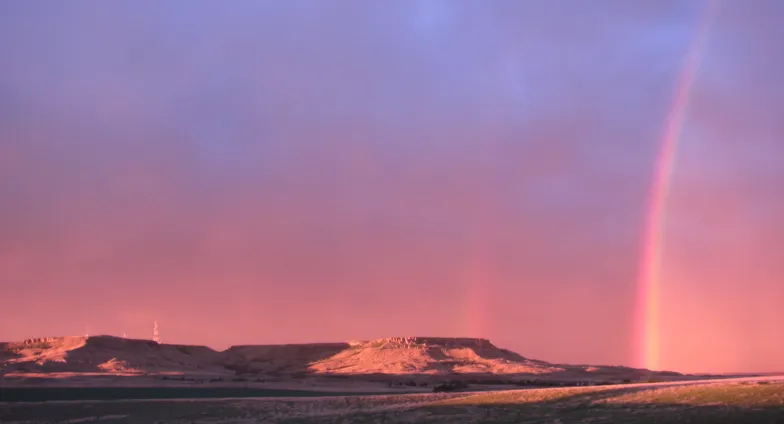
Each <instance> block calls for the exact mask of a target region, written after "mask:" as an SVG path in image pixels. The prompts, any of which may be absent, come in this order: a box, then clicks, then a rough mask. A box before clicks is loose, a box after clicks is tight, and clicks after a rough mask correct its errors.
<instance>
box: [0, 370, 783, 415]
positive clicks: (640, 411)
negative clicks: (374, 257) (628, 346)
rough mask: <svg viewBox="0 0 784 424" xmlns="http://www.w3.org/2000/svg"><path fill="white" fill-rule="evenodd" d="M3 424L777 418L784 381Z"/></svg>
mask: <svg viewBox="0 0 784 424" xmlns="http://www.w3.org/2000/svg"><path fill="white" fill-rule="evenodd" d="M0 416H2V417H3V422H5V423H43V422H57V423H77V422H84V421H91V422H93V421H94V422H106V423H153V422H158V423H205V424H206V423H442V422H459V423H615V422H623V423H665V422H673V423H674V422H691V423H771V424H773V423H784V382H779V381H735V382H726V381H725V382H720V383H717V382H713V383H703V384H696V385H673V386H666V385H665V386H662V385H637V386H626V387H596V388H569V389H529V390H512V391H503V392H487V393H480V394H470V393H462V394H458V393H454V394H414V395H385V396H349V397H329V398H310V399H306V398H299V399H295V398H277V399H272V398H269V399H225V400H217V399H214V400H179V401H175V400H157V401H156V400H147V401H110V402H47V403H36V404H31V403H18V404H2V405H0Z"/></svg>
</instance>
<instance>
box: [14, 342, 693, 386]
mask: <svg viewBox="0 0 784 424" xmlns="http://www.w3.org/2000/svg"><path fill="white" fill-rule="evenodd" d="M0 365H2V367H3V369H4V370H5V372H6V373H14V374H25V373H36V374H40V373H44V374H45V373H107V374H123V375H126V374H132V375H136V374H139V375H145V374H156V373H183V374H185V373H193V372H224V373H227V372H232V373H236V374H248V375H279V376H280V375H282V376H285V375H302V374H307V375H314V376H319V375H324V376H327V375H343V376H362V375H379V374H387V375H423V376H426V375H429V376H460V375H484V376H532V378H542V379H586V380H598V379H624V378H638V377H640V376H645V375H658V376H669V377H672V376H679V375H680V374H677V373H671V372H668V373H651V372H650V371H647V370H639V369H632V368H626V367H605V366H572V365H554V364H550V363H547V362H544V361H538V360H533V359H528V358H525V357H523V356H521V355H519V354H517V353H515V352H512V351H509V350H506V349H502V348H499V347H496V346H495V345H493V344H492V343H490V341H489V340H486V339H472V338H442V337H393V338H383V339H377V340H372V341H355V342H345V343H318V344H316V343H314V344H289V345H249V346H233V347H230V348H229V349H227V350H225V351H222V352H219V351H215V350H212V349H210V348H208V347H205V346H187V345H172V344H158V343H155V342H153V341H149V340H136V339H125V338H119V337H113V336H94V337H52V338H46V339H31V340H27V341H24V342H14V343H0Z"/></svg>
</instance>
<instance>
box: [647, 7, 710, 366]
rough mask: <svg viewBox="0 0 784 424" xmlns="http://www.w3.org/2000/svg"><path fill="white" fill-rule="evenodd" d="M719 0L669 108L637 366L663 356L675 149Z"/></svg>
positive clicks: (704, 20) (652, 205)
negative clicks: (665, 254) (664, 259)
mask: <svg viewBox="0 0 784 424" xmlns="http://www.w3.org/2000/svg"><path fill="white" fill-rule="evenodd" d="M716 6H717V0H705V6H704V7H703V10H702V12H701V14H700V20H699V23H698V25H697V29H696V34H695V36H694V38H693V40H692V42H691V45H690V46H689V50H688V52H687V53H686V57H685V59H684V64H683V67H682V68H681V71H680V73H679V74H678V79H677V82H676V88H675V94H674V98H673V101H672V104H671V105H670V108H669V109H668V110H669V112H668V115H667V121H666V123H665V128H664V134H663V136H662V140H661V147H660V150H659V153H658V156H657V159H656V165H655V169H654V176H653V184H652V186H651V192H650V197H649V205H648V210H647V215H646V221H645V227H644V234H643V245H642V252H641V253H642V255H641V258H640V267H639V275H638V280H637V296H638V299H637V307H636V309H635V310H636V311H637V314H638V315H637V324H636V328H635V334H636V340H635V345H636V359H635V362H636V363H637V366H639V367H641V368H648V369H651V370H658V369H660V366H661V361H660V352H659V350H660V337H661V336H660V328H659V325H660V316H659V314H660V290H661V280H660V271H661V256H662V248H663V241H664V223H665V212H666V208H667V197H668V195H669V193H670V188H671V184H672V173H673V168H674V166H675V155H676V153H677V151H678V144H679V142H680V136H681V132H682V130H683V124H684V121H685V118H686V112H687V108H688V105H689V99H690V98H691V92H692V88H693V86H694V80H695V78H696V76H697V69H698V68H699V64H700V59H701V57H702V50H703V48H704V44H705V39H706V37H707V32H708V27H709V26H710V23H711V22H712V20H713V16H714V15H715V12H716Z"/></svg>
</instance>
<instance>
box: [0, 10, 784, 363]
mask: <svg viewBox="0 0 784 424" xmlns="http://www.w3.org/2000/svg"><path fill="white" fill-rule="evenodd" d="M284 3H285V4H284ZM172 4H173V3H172ZM210 4H211V3H209V2H204V3H199V2H194V3H193V5H191V3H189V6H188V12H187V13H185V14H183V13H182V11H181V10H179V9H178V8H175V7H173V6H163V5H159V4H158V3H156V2H151V1H150V2H143V1H142V2H126V3H111V4H110V3H95V4H91V6H90V7H89V8H88V7H87V6H86V5H85V3H69V4H65V3H63V4H60V3H54V2H52V3H49V4H48V5H47V6H46V7H44V6H43V3H42V4H38V5H34V4H32V2H30V4H28V3H25V2H20V3H16V4H13V5H11V4H8V5H3V6H0V40H15V41H14V43H4V44H0V58H2V62H3V64H4V65H3V66H2V67H0V293H1V294H0V295H1V296H2V298H3V306H2V308H0V340H16V339H23V338H27V337H35V336H54V335H75V334H84V333H85V332H86V331H87V332H89V333H90V334H115V335H122V334H123V333H125V334H127V335H128V336H129V337H139V338H142V337H144V338H149V337H151V334H152V322H153V320H157V321H158V323H159V326H160V331H161V335H162V337H163V339H164V341H166V342H172V343H188V344H206V345H209V346H212V347H214V348H220V349H222V348H226V347H228V346H229V345H232V344H252V343H257V344H272V343H293V342H320V341H344V340H351V339H372V338H378V337H387V336H409V335H416V336H444V337H447V336H460V337H483V338H489V339H490V340H491V341H493V342H494V343H495V344H496V345H498V346H501V347H505V348H509V349H512V350H515V351H517V352H519V353H520V354H522V355H524V356H527V357H531V358H536V359H542V360H547V361H551V362H562V363H563V362H568V363H586V364H587V363H591V364H614V365H633V360H634V346H633V341H634V331H635V329H634V322H633V318H634V315H635V310H634V308H635V304H634V299H635V293H636V290H637V287H635V283H636V276H637V269H638V266H639V261H640V254H641V246H640V244H641V242H642V235H643V234H642V232H643V223H644V217H645V210H644V208H645V204H646V195H647V193H648V191H649V189H650V185H651V183H652V181H651V179H652V172H653V168H654V160H655V157H656V152H657V149H658V147H659V146H658V143H659V141H660V139H661V133H662V125H663V123H664V121H665V118H666V115H667V112H668V111H667V108H668V105H669V104H671V97H672V95H673V90H674V88H675V87H674V84H675V80H676V77H677V75H678V72H679V70H680V68H679V67H680V65H681V63H682V58H683V55H684V54H685V52H686V50H687V49H688V46H689V43H690V42H691V39H692V36H693V34H694V30H695V29H696V27H695V24H696V22H697V21H698V18H699V14H700V10H701V7H702V3H701V2H699V1H680V0H678V1H674V0H673V1H642V0H640V1H636V2H625V1H620V0H619V1H612V0H602V1H598V0H597V1H595V2H578V1H573V2H570V1H563V2H546V1H541V2H539V1H530V2H528V1H526V2H513V1H510V2H503V1H489V0H488V1H487V2H465V4H464V3H460V4H457V2H449V1H446V2H439V1H436V0H433V1H428V2H426V4H427V6H423V4H425V3H424V2H414V1H407V0H400V1H399V2H390V3H384V5H383V7H379V8H374V7H370V6H368V5H367V4H365V3H363V2H361V1H353V0H345V2H344V3H342V4H343V5H345V8H336V9H331V8H325V7H323V4H324V3H321V2H319V1H317V0H314V1H312V2H301V3H297V5H294V3H292V4H291V5H288V3H287V2H271V3H261V2H259V3H248V4H240V3H236V4H234V3H232V4H231V5H227V6H226V8H225V9H223V8H222V9H220V10H215V9H214V7H212V6H210ZM782 5H784V3H781V2H778V1H775V0H771V1H764V0H750V1H748V2H744V3H743V4H742V5H741V4H740V3H738V4H734V3H731V2H725V4H724V6H723V7H721V8H720V10H719V12H718V14H717V19H716V22H715V24H714V28H713V29H712V30H711V35H710V36H709V38H708V40H707V42H706V48H705V51H704V59H703V67H702V68H701V70H700V72H699V74H698V76H697V79H696V82H695V87H694V92H693V93H692V96H691V98H692V102H691V104H690V107H689V113H688V117H687V119H686V123H685V125H684V128H683V131H682V140H681V143H680V145H681V148H680V150H679V152H678V156H677V159H676V167H675V172H674V174H673V176H672V178H673V180H672V192H671V196H670V199H669V201H668V207H667V211H666V225H665V230H664V231H665V235H664V239H665V245H664V250H663V262H662V269H661V273H662V281H661V287H662V312H661V316H662V323H661V330H662V337H661V339H662V346H661V360H662V367H663V368H666V369H672V370H677V371H685V372H748V371H784V337H782V334H784V333H783V332H782V324H781V323H784V280H782V276H784V241H782V240H784V221H782V218H781V217H782V216H784V190H782V189H781V187H783V186H784V142H782V139H781V135H782V134H784V125H783V124H782V122H784V121H782V120H781V119H780V116H779V115H780V111H781V110H782V108H784V91H782V90H784V88H783V87H784V81H782V79H781V75H784V51H782V49H780V46H779V44H778V43H779V41H778V40H781V39H784V32H782V31H784V30H782V27H781V25H780V22H781V19H780V18H781V17H782V16H784V8H783V7H782ZM567 6H568V7H567ZM466 25H469V26H470V27H471V28H472V30H471V31H465V30H463V28H465V27H466Z"/></svg>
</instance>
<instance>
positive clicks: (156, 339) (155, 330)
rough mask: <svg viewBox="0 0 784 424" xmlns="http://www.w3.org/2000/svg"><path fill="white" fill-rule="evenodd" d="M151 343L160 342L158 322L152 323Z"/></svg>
mask: <svg viewBox="0 0 784 424" xmlns="http://www.w3.org/2000/svg"><path fill="white" fill-rule="evenodd" d="M152 341H154V342H155V343H160V342H161V336H160V335H159V334H158V321H153V322H152Z"/></svg>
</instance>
